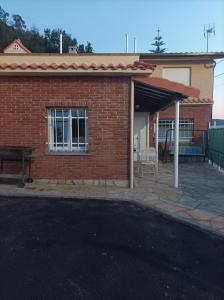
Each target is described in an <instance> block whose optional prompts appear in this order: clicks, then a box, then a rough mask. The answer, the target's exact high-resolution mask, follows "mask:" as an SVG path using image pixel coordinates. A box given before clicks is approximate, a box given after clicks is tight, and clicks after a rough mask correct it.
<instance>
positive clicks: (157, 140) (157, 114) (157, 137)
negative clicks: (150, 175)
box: [155, 112, 159, 172]
mask: <svg viewBox="0 0 224 300" xmlns="http://www.w3.org/2000/svg"><path fill="white" fill-rule="evenodd" d="M155 146H156V169H157V170H156V171H157V172H158V162H159V112H157V113H156V145H155Z"/></svg>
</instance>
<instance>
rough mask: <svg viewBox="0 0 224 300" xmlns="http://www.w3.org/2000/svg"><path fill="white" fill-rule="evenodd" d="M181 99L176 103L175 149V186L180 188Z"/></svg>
mask: <svg viewBox="0 0 224 300" xmlns="http://www.w3.org/2000/svg"><path fill="white" fill-rule="evenodd" d="M179 114H180V105H179V101H176V103H175V149H174V187H175V188H178V163H179V162H178V159H179Z"/></svg>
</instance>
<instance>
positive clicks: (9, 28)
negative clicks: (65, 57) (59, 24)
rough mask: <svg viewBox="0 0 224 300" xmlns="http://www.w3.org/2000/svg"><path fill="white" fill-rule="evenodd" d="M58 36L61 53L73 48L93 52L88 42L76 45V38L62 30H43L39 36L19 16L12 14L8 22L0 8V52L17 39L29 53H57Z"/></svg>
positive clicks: (34, 29) (80, 51) (5, 13)
mask: <svg viewBox="0 0 224 300" xmlns="http://www.w3.org/2000/svg"><path fill="white" fill-rule="evenodd" d="M60 34H62V38H63V44H62V45H63V53H68V47H69V46H74V47H76V48H77V49H78V52H79V53H83V52H88V53H91V52H93V47H92V45H91V43H90V42H87V44H86V45H84V44H78V41H77V39H76V38H73V37H72V36H71V35H70V34H69V33H67V32H66V31H65V30H62V29H49V28H46V29H44V34H40V32H39V30H38V28H36V27H35V26H33V27H31V28H27V27H26V24H25V21H24V20H23V19H22V17H21V16H20V15H17V14H14V15H12V18H11V19H10V20H9V14H8V13H7V12H6V11H5V10H4V9H3V8H2V7H1V6H0V52H2V51H3V49H4V48H5V47H6V46H8V45H9V44H10V43H11V42H12V41H13V40H14V39H17V38H19V39H20V40H21V41H22V43H24V45H25V46H26V47H27V48H28V49H30V51H31V52H34V53H38V52H41V53H42V52H43V53H58V52H59V49H60Z"/></svg>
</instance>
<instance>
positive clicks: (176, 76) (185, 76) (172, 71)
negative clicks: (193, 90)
mask: <svg viewBox="0 0 224 300" xmlns="http://www.w3.org/2000/svg"><path fill="white" fill-rule="evenodd" d="M163 78H165V79H168V80H171V81H176V82H179V83H183V84H185V85H191V69H190V68H163Z"/></svg>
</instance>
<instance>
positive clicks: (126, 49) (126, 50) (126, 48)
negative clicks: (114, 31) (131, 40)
mask: <svg viewBox="0 0 224 300" xmlns="http://www.w3.org/2000/svg"><path fill="white" fill-rule="evenodd" d="M125 38H126V46H125V52H126V53H128V34H127V33H126V34H125Z"/></svg>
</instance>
